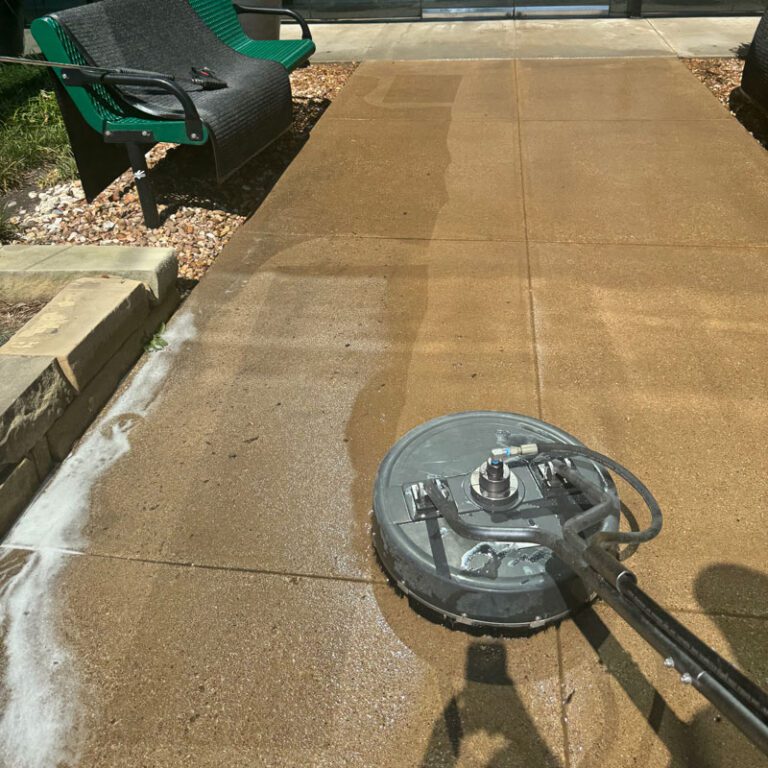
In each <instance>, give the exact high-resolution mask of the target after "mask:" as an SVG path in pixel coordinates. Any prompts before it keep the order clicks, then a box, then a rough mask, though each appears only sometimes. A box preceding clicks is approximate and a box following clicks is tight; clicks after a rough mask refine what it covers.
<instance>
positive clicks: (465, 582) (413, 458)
mask: <svg viewBox="0 0 768 768" xmlns="http://www.w3.org/2000/svg"><path fill="white" fill-rule="evenodd" d="M536 443H546V444H565V445H572V446H580V445H581V443H579V441H578V440H576V439H575V438H574V437H572V436H571V435H569V434H567V433H566V432H563V431H562V430H560V429H558V428H557V427H554V426H552V425H551V424H547V423H545V422H543V421H539V420H538V419H533V418H530V417H527V416H521V415H518V414H514V413H499V412H495V411H472V412H467V413H458V414H454V415H451V416H444V417H442V418H439V419H435V420H433V421H430V422H427V423H426V424H423V425H421V426H420V427H417V428H416V429H413V430H412V431H411V432H409V433H408V434H407V435H405V436H404V437H403V438H402V439H400V440H399V441H398V442H397V443H395V445H394V446H393V447H392V449H391V450H390V451H389V453H388V454H387V455H386V457H385V458H384V460H383V461H382V463H381V466H380V467H379V471H378V475H377V477H376V484H375V487H374V496H373V513H374V528H373V541H374V546H375V548H376V552H377V553H378V555H379V558H380V559H381V562H382V564H383V566H384V568H385V569H386V571H387V572H388V573H389V575H390V576H391V577H392V579H393V580H394V581H395V582H396V583H397V585H398V587H399V588H400V589H401V590H402V591H403V592H405V593H406V594H407V595H410V596H411V597H412V598H414V599H415V600H417V601H418V602H420V603H422V604H423V605H424V606H426V607H427V608H429V609H431V610H432V611H434V612H436V613H437V614H438V615H439V616H441V617H443V618H445V619H453V620H455V621H457V622H460V623H465V624H470V625H485V626H495V627H516V628H528V629H535V628H537V627H541V626H544V625H545V624H547V623H548V622H552V621H556V620H558V619H562V618H564V617H565V616H567V615H568V614H569V613H571V612H572V611H573V610H574V609H576V608H578V607H579V606H581V605H583V604H584V603H586V602H587V601H589V600H590V599H591V597H592V595H591V594H590V592H589V590H588V588H587V587H586V586H585V585H584V583H583V581H582V580H581V579H580V578H579V577H578V576H577V575H576V574H575V573H574V572H573V571H572V570H571V569H570V568H569V567H568V566H566V565H565V563H563V562H562V561H561V560H560V559H559V558H558V557H557V556H556V555H554V554H553V553H552V551H551V550H550V549H548V548H547V547H544V546H541V545H540V544H537V543H532V542H525V541H516V542H511V541H503V540H499V541H491V540H484V541H478V540H477V539H472V538H466V537H464V536H462V535H461V534H460V533H459V532H457V530H456V529H457V528H460V529H461V528H462V525H461V524H458V523H457V524H455V525H453V524H450V523H449V522H448V520H447V518H446V516H445V515H443V514H442V513H441V511H440V510H439V509H438V507H439V506H440V500H439V499H438V498H436V497H435V489H438V490H439V492H440V494H441V495H443V496H444V497H447V498H449V499H450V500H451V501H452V502H455V508H454V509H455V511H456V512H457V519H458V520H460V521H461V523H463V524H466V525H467V526H483V527H484V528H485V529H486V530H487V528H488V527H492V528H498V529H499V531H500V532H503V531H507V532H508V530H509V529H518V530H520V531H521V532H522V535H523V536H524V535H525V532H526V530H530V531H536V530H538V531H542V532H544V531H547V532H550V533H552V534H554V535H556V536H561V535H562V526H563V525H564V524H565V523H566V522H567V521H568V520H569V519H571V518H573V517H575V516H577V515H579V514H580V513H583V512H584V511H585V510H588V509H589V508H590V507H591V506H592V504H591V502H590V500H588V499H587V498H585V495H584V493H583V491H582V490H581V489H579V488H577V487H576V486H574V485H571V484H569V483H568V482H567V481H566V480H565V479H564V478H563V477H562V473H561V474H557V473H555V472H553V471H552V462H551V461H548V460H546V458H545V457H542V456H541V455H539V454H537V453H534V452H533V450H531V453H530V455H526V447H527V446H528V445H530V447H531V449H533V448H535V445H532V444H536ZM510 447H514V449H515V451H517V452H519V453H520V455H513V454H514V451H511V450H510ZM567 462H568V465H569V467H571V468H572V469H574V470H576V471H577V472H578V474H579V476H580V477H582V478H584V480H586V481H589V482H591V483H592V484H594V485H596V486H598V487H599V488H600V489H601V490H602V491H605V492H607V493H608V494H609V495H610V496H611V497H612V498H614V499H615V498H616V491H615V488H614V486H613V482H612V480H611V478H610V476H609V475H608V474H607V473H606V472H605V471H604V470H603V469H601V468H600V467H598V466H597V465H596V464H594V463H592V462H591V461H590V460H589V459H586V458H583V457H580V456H574V457H573V458H572V459H567ZM442 500H443V501H444V499H442ZM614 507H615V508H614V509H612V510H611V512H610V514H608V515H607V516H606V517H604V518H603V519H602V520H601V522H600V523H599V525H598V526H596V527H593V528H592V529H588V530H586V531H584V534H585V535H586V536H589V535H591V534H592V533H594V532H596V531H597V530H606V531H615V530H617V529H618V524H619V511H618V510H619V505H618V500H616V503H615V505H614Z"/></svg>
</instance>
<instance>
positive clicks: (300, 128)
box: [8, 64, 356, 285]
mask: <svg viewBox="0 0 768 768" xmlns="http://www.w3.org/2000/svg"><path fill="white" fill-rule="evenodd" d="M355 67H356V65H355V64H316V65H313V66H310V67H307V68H305V69H300V70H297V71H296V72H294V73H293V74H292V75H291V85H292V88H293V97H294V124H293V126H292V128H291V129H290V130H289V131H288V132H286V133H285V134H284V135H283V136H282V137H281V138H280V139H278V140H277V141H276V142H275V143H274V144H273V145H272V146H271V147H269V148H268V149H267V150H265V151H264V152H262V153H261V154H260V155H258V156H257V157H255V158H254V159H253V160H251V161H250V162H249V163H247V164H246V165H245V166H243V168H241V169H240V170H239V171H238V172H237V173H236V174H235V175H234V176H232V177H230V178H229V179H228V180H227V181H226V182H225V183H224V184H222V185H221V186H219V185H217V184H216V180H215V175H214V172H213V167H212V161H211V157H210V154H209V153H207V152H200V151H190V149H189V148H188V147H174V146H172V145H158V146H156V147H155V148H154V149H153V150H152V151H151V152H150V153H149V155H148V160H149V163H150V165H151V166H152V181H153V186H154V188H155V190H156V193H157V197H158V201H159V203H160V205H161V215H163V216H164V217H165V220H164V222H163V224H162V225H161V226H160V227H159V228H158V229H155V230H148V229H147V228H146V227H145V226H144V223H143V219H142V216H141V211H140V208H139V202H138V199H137V196H136V192H135V189H134V186H133V184H132V182H131V178H130V175H129V174H128V173H126V174H124V175H123V176H121V177H120V178H119V179H118V180H117V181H116V182H115V183H113V184H112V185H111V186H110V187H109V188H108V189H107V190H105V191H104V192H103V193H102V194H101V195H99V197H98V198H97V199H96V200H95V201H94V202H93V203H92V204H88V203H87V202H86V200H85V199H84V196H83V191H82V187H81V186H80V184H79V182H75V183H66V184H58V185H56V186H55V187H51V188H48V189H44V190H40V191H31V192H29V193H28V195H27V199H24V200H23V201H22V202H21V203H16V205H15V206H14V207H13V208H11V209H10V210H9V211H8V214H9V215H10V217H11V218H10V222H11V224H12V225H13V226H14V227H15V228H16V230H17V231H18V234H17V241H18V242H20V243H29V244H74V245H78V244H101V245H132V246H161V247H171V248H174V249H175V250H176V255H177V257H178V259H179V277H180V282H181V283H182V285H189V284H190V283H193V281H196V280H199V279H200V277H202V275H203V274H204V273H205V271H206V270H207V269H208V267H209V266H210V265H211V264H212V263H213V261H214V260H215V259H216V257H217V256H218V254H219V253H220V252H221V250H222V249H223V248H224V246H225V245H226V244H227V242H228V241H229V239H230V238H231V237H232V235H233V233H234V232H235V230H237V228H238V227H239V226H240V225H241V224H242V223H243V222H244V221H245V220H246V218H248V217H249V216H251V215H252V214H253V212H254V211H255V210H256V209H257V208H258V207H259V205H260V204H261V203H262V201H263V200H264V198H265V197H266V196H267V194H269V191H270V190H271V189H272V187H273V186H274V185H275V183H276V182H277V180H278V179H279V178H280V176H281V174H282V173H283V171H285V169H286V168H287V167H288V165H289V164H290V162H291V160H292V159H293V158H294V157H295V156H296V154H297V153H298V152H299V150H300V149H301V147H302V145H303V144H304V143H305V142H306V140H307V138H308V137H309V132H310V130H311V129H312V126H314V125H315V123H317V121H318V120H319V119H320V117H321V115H322V114H323V112H325V110H326V109H327V107H328V106H329V105H330V103H331V101H332V100H333V98H334V97H335V96H336V95H337V94H338V92H339V91H340V90H341V88H342V87H343V86H344V84H345V83H346V81H347V80H348V79H349V77H350V75H351V74H352V72H353V71H354V70H355Z"/></svg>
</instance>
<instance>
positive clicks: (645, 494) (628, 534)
mask: <svg viewBox="0 0 768 768" xmlns="http://www.w3.org/2000/svg"><path fill="white" fill-rule="evenodd" d="M536 445H537V447H538V449H539V455H541V454H546V455H547V456H551V457H552V458H557V457H562V458H571V457H573V456H583V457H584V458H585V459H589V460H590V461H593V462H594V463H595V464H599V465H600V466H601V467H604V468H605V469H608V470H610V471H611V472H615V473H616V474H617V475H618V476H619V477H621V478H622V479H624V480H626V481H627V482H628V483H629V484H630V485H631V486H632V487H633V488H634V489H635V490H636V491H637V493H638V494H639V495H640V497H641V498H642V500H643V501H644V502H645V505H646V506H647V507H648V511H649V512H650V514H651V523H650V525H649V526H648V527H647V528H644V529H643V530H642V531H598V532H597V533H595V534H594V535H593V536H592V538H591V540H592V541H593V542H594V543H619V544H639V543H642V542H644V541H650V540H651V539H653V538H654V537H656V536H658V534H659V531H661V524H662V515H661V507H659V503H658V502H657V501H656V499H655V498H654V497H653V494H652V493H651V492H650V491H649V490H648V488H647V487H646V486H645V484H644V483H643V482H642V481H641V480H640V479H639V478H638V477H636V476H635V475H634V474H633V473H632V472H630V471H629V470H628V469H627V468H626V467H624V466H622V465H621V464H619V462H618V461H614V460H613V459H612V458H610V457H609V456H605V455H603V454H602V453H599V452H598V451H593V450H592V449H591V448H587V447H586V446H583V445H568V444H567V443H536Z"/></svg>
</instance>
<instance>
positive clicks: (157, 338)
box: [144, 323, 168, 352]
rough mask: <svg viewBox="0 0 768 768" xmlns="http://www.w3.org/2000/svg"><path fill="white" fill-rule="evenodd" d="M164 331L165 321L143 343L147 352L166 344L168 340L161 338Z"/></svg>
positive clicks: (159, 348) (155, 350) (156, 350)
mask: <svg viewBox="0 0 768 768" xmlns="http://www.w3.org/2000/svg"><path fill="white" fill-rule="evenodd" d="M163 333H165V323H161V324H160V327H159V328H158V329H157V332H156V333H155V335H154V336H153V337H152V338H151V339H150V340H149V341H148V342H147V343H146V344H145V345H144V349H145V351H147V352H158V351H159V350H161V349H163V348H164V347H167V346H168V342H167V341H166V340H165V339H164V338H163Z"/></svg>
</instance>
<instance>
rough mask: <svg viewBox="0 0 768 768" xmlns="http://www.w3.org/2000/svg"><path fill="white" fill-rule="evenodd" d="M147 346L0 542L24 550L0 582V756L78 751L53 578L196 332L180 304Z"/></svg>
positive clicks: (63, 755) (72, 678)
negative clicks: (96, 490)
mask: <svg viewBox="0 0 768 768" xmlns="http://www.w3.org/2000/svg"><path fill="white" fill-rule="evenodd" d="M164 337H165V339H166V341H167V342H168V347H166V348H165V349H164V350H162V351H160V352H156V353H153V354H152V355H151V356H150V357H149V359H148V360H146V361H145V363H144V365H143V366H142V367H141V369H140V370H139V371H138V373H137V374H136V376H134V377H133V379H132V381H131V382H130V384H129V385H128V388H127V389H126V390H125V392H123V394H122V395H121V396H120V397H119V398H118V399H117V400H116V401H115V403H114V404H113V405H112V407H111V408H109V410H108V411H106V412H105V413H104V414H103V415H102V416H100V417H99V419H98V420H97V422H96V424H95V425H94V427H93V428H92V429H91V431H90V432H89V433H88V436H87V437H86V438H85V439H84V440H83V441H82V442H81V443H80V445H79V446H78V447H77V450H76V451H75V452H74V453H72V454H71V455H70V456H69V457H68V458H67V459H66V460H65V461H64V463H63V464H62V465H61V467H60V468H59V470H58V472H57V473H56V474H55V475H54V477H53V479H52V480H51V481H50V482H49V483H48V485H47V486H46V487H45V489H44V490H43V491H42V492H41V493H40V494H39V495H38V496H37V498H35V500H34V501H33V502H32V504H31V505H30V506H29V508H28V509H27V510H26V512H25V513H24V515H23V516H22V517H21V518H20V520H19V521H18V523H17V524H16V526H15V527H14V529H13V530H12V531H11V533H10V534H9V535H8V537H7V538H6V541H5V544H4V545H3V547H2V551H0V563H2V564H3V565H4V564H5V563H3V561H6V560H9V559H11V558H12V557H18V556H19V555H18V552H17V551H14V550H20V549H24V550H31V551H32V553H33V554H32V555H31V556H29V559H28V560H27V561H26V563H25V564H24V567H23V568H22V569H21V570H20V571H19V572H18V573H17V574H16V575H15V576H13V577H12V578H10V579H9V580H8V581H7V582H6V583H5V584H3V585H2V587H1V588H0V629H1V630H2V632H3V634H4V637H3V640H4V644H5V655H6V668H5V678H4V681H3V690H2V698H1V699H0V700H2V702H3V705H4V709H3V712H2V717H1V718H0V765H3V766H8V768H57V766H60V765H62V764H63V765H72V764H74V763H75V762H76V760H77V751H78V742H79V737H78V711H79V709H78V698H77V693H78V690H77V689H78V684H77V677H76V675H75V670H74V664H73V659H72V658H71V655H70V653H69V652H68V651H67V650H66V649H65V648H64V647H63V646H62V644H61V642H60V640H59V637H58V632H57V619H58V605H57V600H56V595H55V579H56V576H57V575H58V573H59V572H60V571H61V569H62V568H63V566H64V565H65V563H66V562H67V561H68V559H69V557H70V554H69V553H70V552H73V553H76V552H79V551H82V549H83V547H84V546H85V541H84V538H83V533H82V531H83V526H84V524H85V522H86V520H87V517H88V511H89V503H90V494H91V489H92V488H93V486H94V483H95V481H96V480H97V479H98V478H99V477H100V476H101V475H102V474H103V473H104V472H105V471H106V470H108V469H109V468H110V467H111V466H112V465H113V464H114V463H115V462H116V461H117V460H118V459H119V458H120V457H121V456H123V455H124V454H125V453H127V452H128V450H129V449H130V441H129V439H128V433H129V432H130V430H131V428H132V427H133V426H134V425H135V424H136V422H137V421H138V420H139V419H141V418H142V417H144V416H145V415H146V414H147V412H148V410H149V408H150V407H151V405H152V403H153V402H154V401H155V398H156V396H157V394H158V392H159V390H160V387H161V385H162V384H163V381H164V380H165V377H166V376H167V374H168V370H169V369H170V365H171V362H172V361H173V358H174V356H175V355H176V353H177V352H178V351H179V349H180V348H181V346H182V344H183V343H184V342H186V341H189V340H191V339H193V338H194V337H195V325H194V318H193V316H192V314H191V313H190V312H181V313H180V314H179V315H178V316H177V317H176V318H175V319H174V321H173V322H172V323H171V324H170V325H169V327H168V330H167V331H166V333H165V334H164ZM1 569H2V568H1V566H0V570H1Z"/></svg>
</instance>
